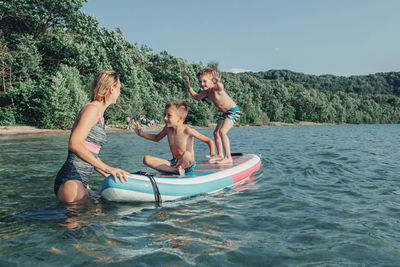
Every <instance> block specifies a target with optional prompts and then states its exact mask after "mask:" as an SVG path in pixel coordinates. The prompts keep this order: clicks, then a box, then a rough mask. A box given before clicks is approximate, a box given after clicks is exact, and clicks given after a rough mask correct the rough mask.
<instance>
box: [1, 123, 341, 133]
mask: <svg viewBox="0 0 400 267" xmlns="http://www.w3.org/2000/svg"><path fill="white" fill-rule="evenodd" d="M316 125H338V124H337V123H316V122H298V123H286V122H269V123H267V124H256V125H237V126H236V125H235V126H234V127H260V126H316ZM190 126H191V127H194V128H214V127H215V126H216V124H211V125H209V126H193V125H190ZM162 127H163V125H161V126H154V127H146V126H145V129H161V128H162ZM106 130H107V131H124V130H126V127H125V126H121V125H112V126H106ZM131 130H132V129H131ZM70 131H71V130H70V129H68V130H62V129H40V128H36V127H33V126H21V125H13V126H0V136H2V135H37V134H46V133H69V132H70Z"/></svg>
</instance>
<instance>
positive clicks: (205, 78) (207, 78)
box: [199, 74, 214, 90]
mask: <svg viewBox="0 0 400 267" xmlns="http://www.w3.org/2000/svg"><path fill="white" fill-rule="evenodd" d="M212 78H213V77H212V75H211V74H204V75H202V76H200V78H199V86H200V88H201V89H203V90H207V89H210V88H212V87H214V82H213V80H212Z"/></svg>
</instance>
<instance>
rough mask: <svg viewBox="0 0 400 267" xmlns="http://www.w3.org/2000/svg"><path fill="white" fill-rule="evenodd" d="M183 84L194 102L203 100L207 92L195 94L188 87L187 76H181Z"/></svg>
mask: <svg viewBox="0 0 400 267" xmlns="http://www.w3.org/2000/svg"><path fill="white" fill-rule="evenodd" d="M183 79H184V82H185V86H186V88H187V90H188V91H189V93H190V95H191V96H192V97H193V98H194V99H196V100H201V99H203V98H205V97H206V96H207V93H208V92H207V91H205V90H203V91H201V92H200V93H196V92H195V91H194V90H193V89H192V87H190V82H189V77H188V76H186V75H185V76H183Z"/></svg>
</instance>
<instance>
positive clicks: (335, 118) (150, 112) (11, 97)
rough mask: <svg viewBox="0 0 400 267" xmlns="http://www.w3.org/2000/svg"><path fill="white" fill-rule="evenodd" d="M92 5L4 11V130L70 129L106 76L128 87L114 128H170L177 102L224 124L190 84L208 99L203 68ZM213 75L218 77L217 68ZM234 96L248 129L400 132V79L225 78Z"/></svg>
mask: <svg viewBox="0 0 400 267" xmlns="http://www.w3.org/2000/svg"><path fill="white" fill-rule="evenodd" d="M84 2H85V1H84V0H60V1H50V0H37V1H31V0H8V1H0V71H1V75H0V86H1V90H0V125H16V124H18V125H32V126H37V127H42V128H62V129H68V128H70V127H71V126H72V123H73V120H74V118H75V116H76V114H77V113H78V112H79V110H80V108H81V107H82V105H83V104H84V103H85V102H87V101H89V97H90V91H91V88H90V86H91V81H92V79H93V77H94V75H95V74H96V72H97V71H98V70H100V69H112V70H115V71H117V72H118V73H119V74H120V77H121V83H122V86H123V87H124V92H123V94H122V95H121V96H120V99H119V103H118V104H117V105H113V106H112V107H110V108H109V109H107V113H106V114H105V119H106V120H107V123H108V124H110V123H111V124H114V123H122V122H123V121H124V118H125V117H127V116H130V117H132V116H134V115H136V114H142V115H146V116H147V117H150V118H154V119H158V120H159V121H162V114H163V109H164V106H165V104H166V103H167V102H169V101H172V100H176V99H183V100H185V101H187V102H188V104H189V107H190V110H189V114H188V117H187V122H188V123H190V124H192V125H202V126H204V125H209V124H210V123H215V122H216V121H217V119H218V118H219V116H220V112H219V111H218V110H217V109H216V108H215V107H214V105H212V104H211V103H210V101H209V100H207V99H205V100H202V101H195V100H194V99H192V98H191V96H190V95H189V94H188V92H187V91H186V89H185V87H184V84H183V79H182V77H183V76H184V75H187V76H189V77H190V80H191V82H192V86H193V87H194V89H195V90H200V88H199V87H198V85H197V83H196V81H197V79H196V73H197V72H198V71H199V70H200V69H201V68H202V67H204V65H203V63H202V62H198V63H196V62H191V63H189V62H188V61H187V60H185V59H182V58H177V57H174V56H173V55H170V54H168V53H167V52H166V51H163V52H160V53H154V52H153V50H152V49H151V48H150V47H148V46H146V45H141V46H139V45H138V44H136V43H135V44H131V43H129V42H128V41H127V40H125V38H124V35H123V32H122V30H121V29H119V28H117V29H116V30H108V29H106V28H102V27H100V26H99V22H98V20H97V19H96V18H95V17H93V16H88V15H86V14H85V13H83V12H82V11H81V8H82V5H83V3H84ZM208 65H209V66H211V67H213V68H214V69H216V70H218V63H217V62H210V63H209V64H208ZM222 82H223V83H224V86H225V89H226V90H227V91H228V93H229V94H230V95H231V96H232V98H233V99H234V100H235V101H236V102H237V104H238V105H239V106H240V108H241V110H242V111H243V113H242V114H243V115H242V117H241V119H240V121H239V122H240V124H266V123H268V122H271V121H279V122H296V121H311V122H328V123H329V122H330V123H399V122H400V113H399V108H400V98H399V94H400V89H399V85H400V73H399V72H391V73H378V74H372V75H366V76H351V77H338V76H333V75H321V76H315V75H306V74H302V73H295V72H291V71H287V70H270V71H267V72H259V73H251V72H249V73H239V74H233V73H228V72H224V73H222Z"/></svg>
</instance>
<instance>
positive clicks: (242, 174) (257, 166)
mask: <svg viewBox="0 0 400 267" xmlns="http://www.w3.org/2000/svg"><path fill="white" fill-rule="evenodd" d="M260 167H261V161H258V162H257V164H255V165H254V166H252V167H251V168H249V169H246V170H244V171H242V172H239V173H236V174H233V175H231V177H232V180H233V184H236V183H237V182H240V181H241V180H243V179H245V178H247V177H249V176H250V175H251V174H252V173H253V172H256V171H258V170H259V169H260Z"/></svg>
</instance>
